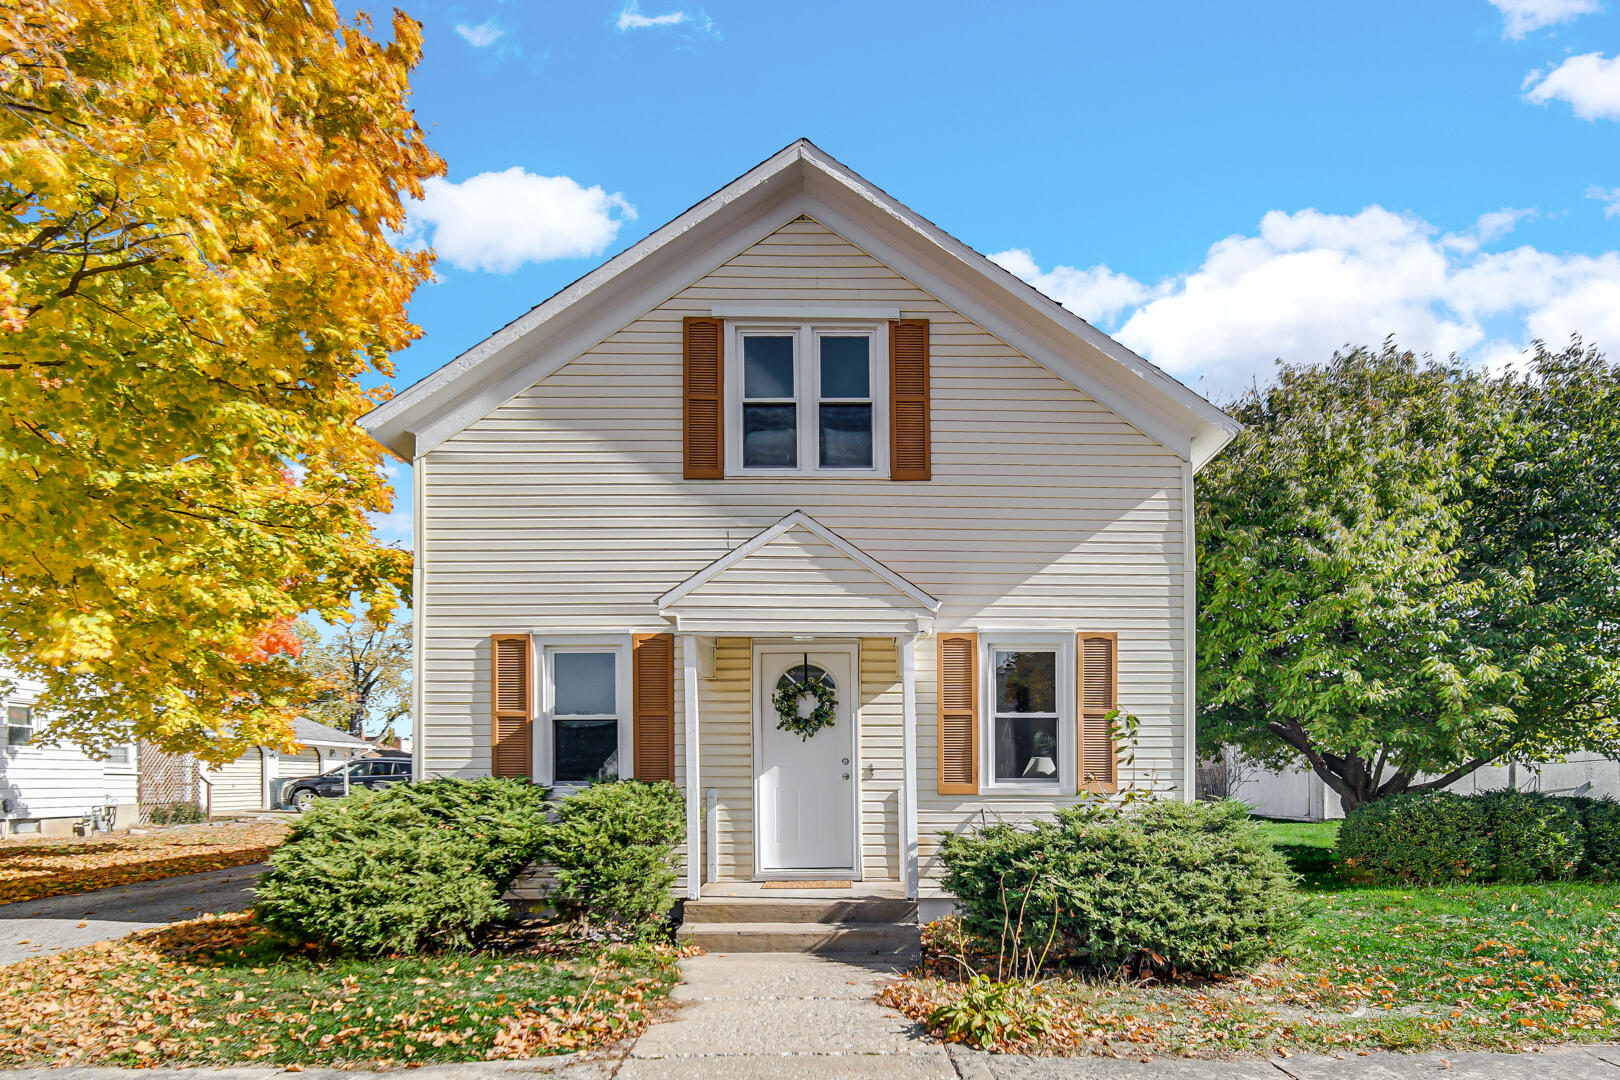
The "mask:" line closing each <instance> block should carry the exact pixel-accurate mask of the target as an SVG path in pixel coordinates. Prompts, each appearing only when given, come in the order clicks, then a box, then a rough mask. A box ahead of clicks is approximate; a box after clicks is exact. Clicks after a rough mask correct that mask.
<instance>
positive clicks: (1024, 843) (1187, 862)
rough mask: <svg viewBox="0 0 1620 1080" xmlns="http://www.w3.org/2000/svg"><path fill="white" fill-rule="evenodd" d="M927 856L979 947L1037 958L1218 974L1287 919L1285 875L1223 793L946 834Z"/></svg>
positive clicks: (1257, 958)
mask: <svg viewBox="0 0 1620 1080" xmlns="http://www.w3.org/2000/svg"><path fill="white" fill-rule="evenodd" d="M940 857H941V859H942V860H943V862H944V864H945V871H946V873H945V885H946V887H947V888H948V889H950V891H951V892H952V893H954V894H955V896H956V898H957V903H958V907H959V911H960V913H961V919H962V926H963V928H964V930H965V931H966V932H967V933H968V934H969V935H970V936H971V937H972V938H973V939H974V940H975V942H976V943H977V945H978V947H979V948H980V949H981V950H983V951H985V952H988V953H991V954H995V953H997V952H998V951H1001V950H1004V949H1006V948H1007V947H1008V946H1010V945H1014V944H1016V946H1017V951H1018V952H1020V953H1021V954H1025V955H1027V951H1028V950H1033V953H1034V955H1035V956H1036V957H1037V959H1039V958H1040V957H1041V956H1043V955H1044V956H1045V958H1046V963H1047V964H1049V965H1056V966H1061V967H1067V968H1077V969H1086V970H1091V971H1097V972H1103V973H1108V974H1113V973H1118V972H1134V973H1138V974H1147V973H1150V972H1158V973H1165V974H1178V975H1187V976H1207V975H1224V974H1228V973H1232V972H1239V971H1246V970H1249V969H1251V968H1253V967H1255V966H1256V965H1258V964H1260V963H1261V962H1263V961H1264V960H1266V959H1267V958H1268V957H1270V956H1273V955H1275V954H1276V953H1277V952H1278V951H1279V949H1280V947H1281V946H1282V945H1283V944H1284V943H1285V942H1286V941H1287V939H1288V938H1289V937H1290V936H1291V935H1292V934H1293V933H1294V931H1295V930H1296V929H1297V928H1298V926H1299V922H1300V913H1299V908H1298V896H1297V894H1296V892H1295V889H1294V885H1295V882H1296V880H1297V879H1296V878H1295V876H1294V875H1293V873H1292V872H1291V871H1290V870H1289V869H1288V866H1287V863H1286V862H1285V861H1284V859H1283V858H1282V856H1280V855H1279V854H1278V853H1277V852H1276V851H1275V850H1274V849H1273V848H1272V846H1271V844H1270V843H1269V842H1268V841H1267V840H1266V837H1265V835H1264V834H1263V833H1262V832H1261V830H1260V828H1259V827H1258V826H1257V825H1256V824H1255V823H1254V822H1252V821H1250V820H1249V817H1248V808H1247V807H1245V806H1244V805H1243V804H1241V803H1238V802H1233V801H1222V802H1204V803H1192V804H1184V803H1178V802H1154V803H1149V804H1146V805H1144V806H1140V807H1133V808H1129V809H1125V810H1120V809H1115V808H1112V807H1095V806H1078V807H1072V808H1069V809H1066V810H1062V811H1060V812H1059V813H1058V815H1057V820H1056V821H1039V822H1035V823H1033V824H1028V825H1013V824H1007V823H997V824H992V825H987V826H984V827H982V828H979V829H976V830H974V831H971V832H967V833H961V834H956V835H946V836H944V837H943V839H942V841H941V848H940ZM1048 942H1050V945H1048Z"/></svg>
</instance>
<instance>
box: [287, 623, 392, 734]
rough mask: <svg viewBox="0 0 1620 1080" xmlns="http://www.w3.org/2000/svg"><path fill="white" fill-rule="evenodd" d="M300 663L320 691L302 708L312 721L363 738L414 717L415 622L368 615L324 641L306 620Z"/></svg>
mask: <svg viewBox="0 0 1620 1080" xmlns="http://www.w3.org/2000/svg"><path fill="white" fill-rule="evenodd" d="M298 636H299V638H300V639H302V640H303V642H304V649H303V652H302V653H301V654H300V655H299V657H298V666H299V667H300V668H301V669H302V670H303V671H304V673H305V674H306V675H308V676H309V685H311V686H314V687H318V688H319V689H318V692H317V693H316V695H315V696H314V697H313V698H311V699H310V700H309V701H308V702H307V703H306V704H305V706H304V715H306V716H308V717H309V718H310V719H311V720H315V721H317V722H319V723H322V724H325V725H327V726H328V727H334V728H337V729H339V730H341V731H347V732H348V733H349V734H351V735H353V736H355V737H356V738H364V737H365V735H366V729H367V728H368V727H371V728H373V729H375V730H377V731H379V732H380V731H387V730H390V729H392V728H393V726H394V724H395V723H396V722H398V721H400V720H403V719H405V718H406V717H408V716H410V715H411V624H410V622H409V621H408V620H407V621H404V622H386V623H382V622H375V621H373V620H371V619H369V618H366V617H365V616H361V617H359V618H357V619H355V620H354V621H353V622H351V623H348V624H347V625H339V626H337V627H335V628H333V630H332V632H331V633H330V634H329V635H327V636H326V637H325V638H324V639H323V638H322V637H321V634H320V632H319V631H318V630H316V629H315V627H314V626H313V625H312V624H310V623H308V622H301V623H299V624H298Z"/></svg>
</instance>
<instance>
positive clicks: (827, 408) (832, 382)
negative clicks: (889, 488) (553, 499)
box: [726, 322, 888, 476]
mask: <svg viewBox="0 0 1620 1080" xmlns="http://www.w3.org/2000/svg"><path fill="white" fill-rule="evenodd" d="M887 348H888V343H887V328H886V324H871V323H867V324H833V323H797V324H786V325H783V324H767V323H758V322H734V323H733V324H732V335H731V348H730V349H729V351H728V353H727V356H728V360H727V373H726V386H727V417H728V419H727V429H728V434H727V438H726V457H727V468H726V471H727V472H728V473H729V474H731V475H744V476H746V475H759V476H875V475H880V474H881V473H883V472H884V471H886V470H887V468H888V408H887V405H888V402H887V397H886V395H885V394H884V393H882V392H881V391H882V389H883V388H886V387H887V385H888V360H887Z"/></svg>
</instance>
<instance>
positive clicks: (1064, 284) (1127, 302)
mask: <svg viewBox="0 0 1620 1080" xmlns="http://www.w3.org/2000/svg"><path fill="white" fill-rule="evenodd" d="M990 260H991V261H992V262H995V263H999V264H1000V265H1002V266H1004V267H1006V268H1007V269H1008V270H1011V271H1012V272H1013V273H1015V274H1017V275H1018V276H1019V277H1021V278H1023V279H1024V280H1025V281H1027V282H1029V283H1030V284H1031V285H1033V286H1035V287H1036V288H1037V289H1039V290H1041V292H1043V293H1045V294H1046V295H1047V296H1050V297H1051V298H1052V299H1054V300H1056V301H1057V302H1058V303H1060V304H1062V305H1063V306H1064V307H1066V308H1068V309H1069V310H1070V311H1072V312H1074V313H1075V314H1077V315H1079V316H1080V317H1081V318H1083V319H1086V320H1088V321H1090V322H1094V323H1106V322H1111V321H1112V320H1113V319H1114V317H1115V316H1116V315H1118V314H1119V313H1120V312H1122V311H1124V310H1125V309H1126V308H1133V307H1135V306H1136V305H1138V304H1140V303H1141V302H1142V301H1144V300H1146V299H1147V298H1148V297H1149V296H1150V295H1152V293H1151V290H1149V289H1148V287H1147V286H1145V285H1143V284H1142V283H1141V282H1140V281H1137V280H1136V279H1135V278H1133V277H1131V276H1130V275H1129V274H1121V273H1117V272H1115V271H1113V270H1110V269H1109V268H1108V267H1107V266H1101V265H1099V266H1093V267H1089V268H1087V269H1084V270H1082V269H1079V268H1076V267H1073V266H1054V267H1052V269H1050V270H1042V269H1041V268H1040V267H1039V266H1037V265H1036V264H1035V258H1034V256H1033V255H1031V254H1030V252H1029V249H1028V248H1013V249H1011V250H1008V251H1001V252H997V253H996V254H994V255H992V256H990Z"/></svg>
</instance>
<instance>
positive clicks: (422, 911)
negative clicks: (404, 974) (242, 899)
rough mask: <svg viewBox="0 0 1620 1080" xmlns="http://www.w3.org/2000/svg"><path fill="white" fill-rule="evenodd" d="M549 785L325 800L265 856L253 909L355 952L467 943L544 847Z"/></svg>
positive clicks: (492, 783) (508, 784) (299, 935)
mask: <svg viewBox="0 0 1620 1080" xmlns="http://www.w3.org/2000/svg"><path fill="white" fill-rule="evenodd" d="M546 811H547V804H546V789H545V788H541V787H535V786H533V785H531V784H529V783H526V782H524V781H521V780H510V779H499V780H497V779H479V780H457V779H440V780H429V781H426V782H424V783H420V784H395V785H392V786H390V787H387V788H383V789H381V790H377V791H369V790H366V791H357V792H355V793H354V794H352V795H350V796H348V797H347V798H344V799H323V800H320V801H318V802H317V803H315V804H314V805H313V806H312V807H311V808H310V809H309V810H308V811H306V812H305V813H303V814H302V815H300V817H299V819H298V821H297V823H296V824H295V825H294V826H293V829H292V833H291V835H290V836H289V837H288V838H287V840H286V841H285V842H283V843H282V845H281V846H280V847H278V848H277V849H276V850H275V851H274V852H273V853H272V854H271V856H270V869H269V871H268V872H266V873H265V875H264V877H263V878H262V879H261V880H260V882H259V885H258V888H257V889H256V890H255V891H256V893H257V897H258V899H257V901H256V903H255V904H254V910H255V912H256V914H257V917H258V920H259V921H260V922H261V923H263V924H264V925H266V926H269V927H270V928H272V929H274V930H277V931H279V932H281V933H282V934H284V935H286V936H288V937H290V938H293V939H295V940H300V941H313V942H318V943H321V944H323V945H325V946H328V947H330V948H332V949H334V950H337V951H340V952H346V953H357V954H372V955H375V954H384V953H413V952H419V951H423V950H427V949H435V948H450V947H465V946H467V945H469V944H471V943H472V941H473V940H474V938H475V936H476V935H477V933H478V932H479V931H480V930H482V929H484V928H486V927H488V926H490V925H491V924H493V923H496V922H499V921H501V920H503V919H505V918H506V917H507V915H508V914H509V909H508V906H507V904H506V902H505V901H504V900H502V899H501V897H502V895H503V894H504V893H505V892H506V888H507V886H508V885H509V884H511V881H512V879H513V878H514V877H516V876H517V874H518V872H519V871H520V870H522V869H523V867H524V866H525V865H527V864H528V863H529V862H530V861H532V860H533V859H534V858H535V856H536V855H537V854H538V853H539V851H540V848H541V845H542V843H543V841H544V838H545V833H546V829H547V825H546Z"/></svg>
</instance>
